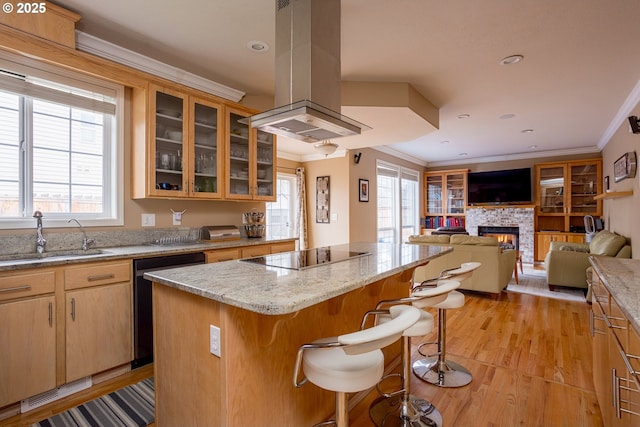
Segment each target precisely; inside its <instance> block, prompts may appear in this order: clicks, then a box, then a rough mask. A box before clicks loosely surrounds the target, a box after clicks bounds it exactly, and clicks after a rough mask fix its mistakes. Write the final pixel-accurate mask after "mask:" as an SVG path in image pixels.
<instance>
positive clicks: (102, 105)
mask: <svg viewBox="0 0 640 427" xmlns="http://www.w3.org/2000/svg"><path fill="white" fill-rule="evenodd" d="M123 99H124V88H123V87H122V86H119V85H115V84H111V83H109V82H105V81H102V80H99V79H95V78H92V77H89V76H84V75H82V74H80V73H75V72H70V71H67V70H63V69H58V68H54V67H52V66H48V65H46V64H43V63H39V62H37V61H34V60H30V59H26V58H19V57H16V56H12V55H10V54H5V53H1V54H0V124H1V125H0V157H1V158H2V159H3V165H2V168H0V224H1V226H2V228H5V229H7V228H25V227H31V226H32V225H33V219H32V215H33V212H34V211H36V210H39V211H41V212H43V214H44V218H46V221H47V226H48V227H52V226H53V227H55V226H58V225H59V226H68V225H67V224H66V220H67V219H68V218H69V217H71V216H73V217H74V218H77V219H80V220H82V223H83V224H84V225H120V224H122V221H123V219H122V204H123V201H122V197H123V195H122V193H123V192H122V176H123V174H122V169H121V168H122V166H121V165H122V151H123V150H122V140H123V137H122V135H123V130H122V128H123V126H122V123H123V120H122V115H123V113H122V104H123Z"/></svg>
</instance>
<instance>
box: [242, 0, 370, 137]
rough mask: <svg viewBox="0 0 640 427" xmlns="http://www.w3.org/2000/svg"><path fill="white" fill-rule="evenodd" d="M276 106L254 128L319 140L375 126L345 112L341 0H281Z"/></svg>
mask: <svg viewBox="0 0 640 427" xmlns="http://www.w3.org/2000/svg"><path fill="white" fill-rule="evenodd" d="M275 55H276V58H275V59H276V69H275V105H276V106H277V107H276V108H274V109H272V110H268V111H265V112H263V113H260V114H256V115H254V116H252V117H251V118H250V123H251V127H252V128H257V129H259V130H262V131H265V132H268V133H271V134H275V135H281V136H285V137H287V138H291V139H296V140H300V141H304V142H309V143H315V142H320V141H326V140H330V139H336V138H340V137H344V136H351V135H359V134H360V133H361V131H362V130H368V129H370V128H369V127H368V126H366V125H364V124H362V123H359V122H358V121H356V120H353V119H350V118H349V117H346V116H343V115H342V114H340V110H341V93H340V91H341V87H340V84H341V83H340V80H341V70H340V0H276V46H275Z"/></svg>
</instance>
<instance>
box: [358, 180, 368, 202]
mask: <svg viewBox="0 0 640 427" xmlns="http://www.w3.org/2000/svg"><path fill="white" fill-rule="evenodd" d="M358 189H359V190H358V200H359V201H361V202H368V201H369V180H368V179H361V180H360V181H359V182H358Z"/></svg>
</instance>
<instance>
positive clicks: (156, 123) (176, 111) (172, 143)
mask: <svg viewBox="0 0 640 427" xmlns="http://www.w3.org/2000/svg"><path fill="white" fill-rule="evenodd" d="M149 96H150V106H151V108H150V116H149V119H148V120H149V130H150V133H151V135H150V139H149V147H148V150H149V153H150V155H149V157H148V158H147V162H146V165H132V167H133V170H134V171H136V169H138V168H143V169H145V170H146V175H147V176H146V179H147V191H148V193H149V195H151V196H163V197H184V196H186V195H187V194H188V190H189V188H188V186H189V181H188V179H187V178H186V177H187V172H188V163H187V161H186V159H187V156H188V154H187V153H189V147H188V146H187V141H188V139H189V133H190V132H191V129H189V127H188V123H189V122H188V120H189V116H188V113H189V110H188V108H187V95H186V94H184V93H181V92H178V91H176V90H173V89H168V88H162V87H158V86H155V85H150V93H149ZM185 166H187V167H185ZM134 173H138V172H137V171H136V172H134Z"/></svg>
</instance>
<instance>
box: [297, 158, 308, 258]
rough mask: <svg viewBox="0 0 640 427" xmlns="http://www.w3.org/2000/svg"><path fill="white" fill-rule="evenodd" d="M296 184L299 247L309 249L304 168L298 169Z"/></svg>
mask: <svg viewBox="0 0 640 427" xmlns="http://www.w3.org/2000/svg"><path fill="white" fill-rule="evenodd" d="M296 186H297V187H298V191H297V194H298V200H297V201H296V202H297V203H296V205H297V209H296V234H297V236H298V242H299V246H300V247H299V249H300V250H303V249H307V245H308V244H309V241H308V237H307V192H306V188H305V187H306V183H305V174H304V168H298V169H296Z"/></svg>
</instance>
